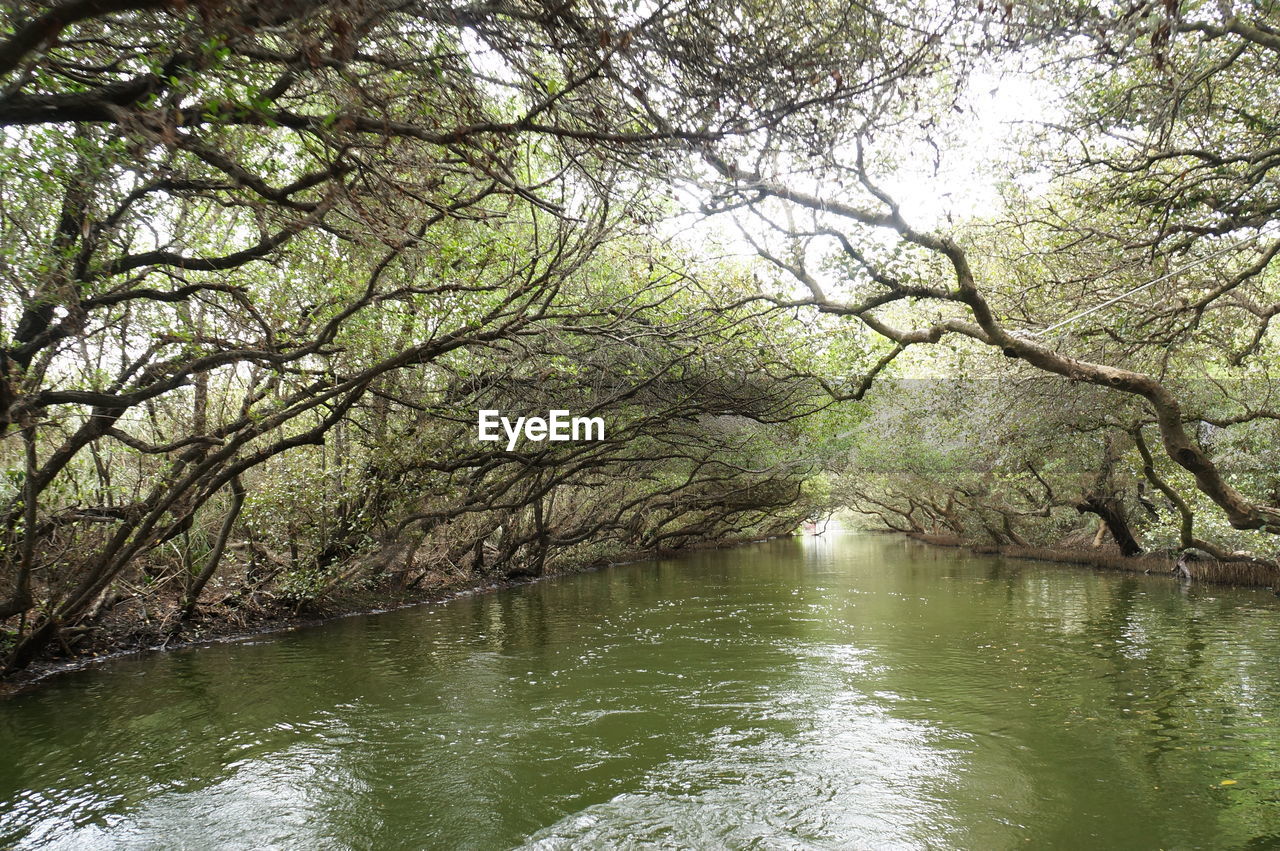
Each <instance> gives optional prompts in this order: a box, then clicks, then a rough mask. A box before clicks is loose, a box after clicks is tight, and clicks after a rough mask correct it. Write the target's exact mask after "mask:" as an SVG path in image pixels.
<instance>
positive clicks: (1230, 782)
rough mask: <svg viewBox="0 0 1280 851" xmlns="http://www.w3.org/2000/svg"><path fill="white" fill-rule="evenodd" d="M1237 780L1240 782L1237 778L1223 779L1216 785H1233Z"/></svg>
mask: <svg viewBox="0 0 1280 851" xmlns="http://www.w3.org/2000/svg"><path fill="white" fill-rule="evenodd" d="M1239 782H1240V781H1239V780H1223V781H1222V782H1221V783H1219V784H1218V785H1219V786H1234V785H1236V784H1237V783H1239Z"/></svg>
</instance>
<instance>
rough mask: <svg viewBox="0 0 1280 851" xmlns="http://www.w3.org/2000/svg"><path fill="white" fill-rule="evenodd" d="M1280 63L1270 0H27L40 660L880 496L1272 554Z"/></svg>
mask: <svg viewBox="0 0 1280 851" xmlns="http://www.w3.org/2000/svg"><path fill="white" fill-rule="evenodd" d="M1277 79H1280V9H1277V8H1276V7H1275V5H1274V4H1273V3H1271V2H1269V0H1253V2H1236V3H1232V2H1229V0H1227V2H1217V3H1210V2H1181V3H1179V2H1149V0H1133V1H1132V2H1128V0H1126V2H1116V3H1102V4H1092V3H1083V2H1080V3H1075V2H1066V3H1063V2H1036V3H1019V4H1013V3H1001V2H995V0H987V2H984V0H964V2H955V3H946V2H943V3H915V2H911V0H892V2H873V3H860V2H843V0H833V2H829V3H823V4H812V3H803V2H802V3H787V2H781V1H780V0H750V2H743V3H727V2H718V1H716V0H713V2H690V0H672V2H668V0H653V2H636V3H626V2H612V0H494V2H488V0H477V2H469V0H460V1H459V2H446V0H439V1H438V2H437V0H41V2H34V3H30V2H21V0H5V2H4V3H3V13H2V15H0V127H3V131H2V132H0V145H2V146H3V149H2V150H0V335H2V336H0V417H2V418H3V422H2V424H0V428H2V429H3V442H2V443H0V459H2V461H3V464H4V477H3V492H2V493H0V500H2V502H3V518H4V520H3V532H2V533H0V627H3V632H2V633H0V654H2V656H3V667H4V668H5V669H6V670H7V671H10V672H12V671H15V670H18V669H21V668H24V667H26V666H28V665H29V664H30V663H31V662H32V661H34V660H36V659H39V658H42V657H44V656H47V655H49V654H56V653H74V652H76V651H77V650H78V649H81V648H88V647H94V646H98V645H97V644H95V642H97V641H99V640H100V637H101V635H102V634H103V633H104V631H108V630H114V633H113V635H115V636H116V637H117V639H118V640H119V641H121V642H125V641H136V642H143V643H155V642H158V641H166V640H170V639H174V638H178V637H180V636H182V635H184V634H190V633H192V632H193V631H194V632H198V631H199V630H201V629H203V628H204V625H206V624H208V623H210V622H215V621H221V622H232V623H249V622H251V621H252V620H253V618H255V617H258V616H259V615H261V614H262V613H264V612H291V613H295V614H296V613H301V612H307V611H314V610H316V609H317V607H319V608H321V609H322V608H323V605H324V601H326V600H329V599H332V598H334V597H335V596H339V595H342V594H351V593H354V592H360V593H364V594H368V595H372V596H373V597H374V598H377V597H380V596H382V597H388V598H389V597H390V596H394V595H404V594H413V593H425V592H426V591H429V590H430V589H431V588H433V587H439V586H441V585H445V584H448V583H451V582H452V583H457V582H461V581H479V580H484V581H490V580H496V579H499V578H512V577H520V576H537V575H541V574H543V573H546V572H550V571H555V570H562V569H567V568H569V567H574V566H581V565H588V564H595V563H602V562H607V561H609V560H612V559H619V558H624V557H628V556H629V555H632V554H643V553H647V552H653V551H655V550H671V549H680V548H684V547H692V546H698V545H703V544H715V543H724V542H729V541H736V540H743V539H752V538H759V537H764V536H770V535H777V534H785V533H789V532H791V531H792V530H794V529H796V528H797V527H798V526H799V525H800V524H801V523H802V522H804V521H806V520H809V521H812V520H820V519H821V518H823V517H825V516H827V515H829V514H830V513H831V512H833V511H835V510H837V509H842V508H844V509H851V510H853V511H854V512H857V514H858V516H859V517H862V518H863V519H864V521H865V522H866V523H867V524H868V525H870V526H873V527H877V528H887V529H892V530H898V531H904V532H911V533H916V534H924V535H936V536H946V537H948V538H952V539H955V540H958V541H966V542H971V543H982V544H995V545H1016V546H1019V547H1028V548H1033V547H1046V548H1049V547H1080V548H1099V549H1106V550H1107V551H1111V552H1114V553H1116V554H1117V557H1118V558H1129V557H1138V556H1140V555H1141V554H1145V553H1152V552H1158V553H1162V554H1165V555H1167V556H1169V557H1170V558H1181V560H1180V561H1179V562H1178V564H1179V566H1180V569H1181V570H1183V571H1186V570H1187V567H1186V564H1187V563H1188V561H1189V560H1192V559H1194V560H1196V561H1197V564H1199V565H1200V567H1198V568H1197V575H1202V576H1208V577H1210V578H1213V577H1214V576H1215V575H1216V576H1220V577H1223V578H1235V577H1241V576H1245V577H1248V578H1251V579H1253V580H1254V581H1260V582H1263V583H1264V584H1270V583H1271V582H1272V581H1273V580H1272V579H1271V576H1272V575H1273V572H1274V571H1275V570H1276V569H1277V558H1278V557H1280V537H1278V536H1280V454H1278V453H1280V440H1278V439H1277V438H1280V399H1277V398H1276V397H1277V393H1278V391H1280V389H1278V388H1277V387H1275V385H1274V381H1275V377H1274V376H1273V373H1274V372H1275V371H1276V369H1277V367H1280V348H1278V346H1277V336H1276V334H1275V333H1273V330H1272V325H1271V322H1272V319H1273V318H1274V317H1276V316H1277V315H1280V281H1278V280H1277V270H1276V268H1275V267H1274V266H1273V264H1272V261H1273V259H1274V258H1275V256H1276V254H1277V252H1280V231H1278V230H1277V228H1276V227H1275V225H1274V224H1273V222H1274V221H1275V220H1277V219H1280V183H1278V182H1277V177H1278V175H1280V172H1278V171H1277V166H1280V100H1278V99H1277V98H1276V97H1275V80H1277ZM1008 81H1014V83H1010V82H1008ZM1015 84H1016V85H1015ZM1001 110H1003V112H1001ZM993 114H994V115H995V116H996V119H998V120H997V121H995V123H994V124H993V121H992V115H993ZM995 124H998V125H999V129H998V132H997V129H993V128H994V127H995ZM482 409H496V410H499V411H502V412H504V413H507V414H510V415H512V416H517V415H519V416H523V415H534V414H541V413H545V412H546V411H549V410H552V409H564V410H568V411H571V412H573V413H574V414H575V415H584V416H593V417H596V416H598V417H600V418H601V419H602V420H603V421H604V423H605V435H606V436H605V439H604V440H600V441H578V442H573V441H569V442H560V443H550V442H538V441H532V440H522V441H520V442H518V443H517V444H516V445H514V446H513V447H511V448H508V447H507V446H506V445H505V444H498V443H486V442H481V441H478V440H477V439H476V417H477V411H479V410H482ZM1242 569H1244V571H1245V572H1243V573H1241V570H1242Z"/></svg>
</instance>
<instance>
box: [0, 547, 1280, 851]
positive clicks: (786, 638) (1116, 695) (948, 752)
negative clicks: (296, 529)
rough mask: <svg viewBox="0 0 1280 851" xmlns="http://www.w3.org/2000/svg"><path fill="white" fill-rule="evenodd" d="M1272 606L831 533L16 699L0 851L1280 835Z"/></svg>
mask: <svg viewBox="0 0 1280 851" xmlns="http://www.w3.org/2000/svg"><path fill="white" fill-rule="evenodd" d="M1278 650H1280V600H1278V599H1277V598H1276V597H1275V596H1273V595H1272V594H1270V593H1269V592H1267V591H1262V590H1248V589H1232V588H1224V587H1213V586H1207V585H1196V586H1183V585H1180V584H1178V583H1176V582H1174V581H1172V580H1170V579H1167V578H1164V577H1148V576H1142V575H1130V574H1120V573H1098V572H1092V571H1089V570H1087V569H1082V568H1074V567H1065V566H1061V565H1052V564H1044V563H1036V562H1027V561H1014V560H1008V559H1000V558H992V557H983V556H972V555H965V554H962V553H959V552H957V551H951V550H942V549H934V548H930V547H926V546H924V545H921V544H916V543H912V542H907V541H903V540H901V539H898V538H894V537H885V536H871V535H853V534H838V533H832V534H830V535H827V536H823V537H820V538H805V539H792V540H778V541H772V542H768V543H763V544H756V545H752V546H748V547H742V548H737V549H729V550H719V551H707V552H702V553H697V554H691V555H688V556H684V557H681V558H675V559H668V560H662V561H654V562H643V563H637V564H631V565H621V566H616V567H612V568H608V569H605V570H601V571H597V572H593V573H586V574H581V575H576V576H566V577H560V578H555V579H549V580H546V581H542V582H538V583H535V584H531V585H526V586H521V587H516V588H511V589H508V590H504V591H500V592H495V593H489V594H481V595H476V596H471V597H464V598H459V599H455V600H452V601H449V602H446V603H440V604H435V605H429V606H421V607H416V608H411V609H402V610H399V611H395V612H389V613H384V614H377V615H367V616H359V617H351V618H345V619H342V620H338V621H335V622H331V623H328V624H325V625H321V626H317V627H310V628H305V629H299V630H294V631H291V632H286V633H278V634H274V635H266V636H260V637H258V638H256V639H253V640H249V641H243V642H238V643H230V644H223V645H216V646H209V647H201V648H191V649H184V650H179V651H174V652H168V653H155V654H147V655H138V656H132V657H123V658H120V659H116V660H113V661H110V662H107V663H105V664H102V665H99V666H95V667H94V668H92V669H88V670H84V671H80V672H76V673H72V674H67V675H63V676H60V677H57V678H55V679H54V680H52V681H50V682H49V683H47V684H46V685H44V686H42V687H40V688H38V689H36V690H34V691H31V692H28V693H25V694H20V695H18V696H16V697H14V698H11V699H9V700H6V701H0V847H9V846H10V845H12V846H13V847H16V848H67V849H77V851H79V849H93V848H113V849H114V848H221V847H234V848H250V847H252V848H305V849H322V848H335V849H336V848H360V849H363V848H369V849H373V848H377V849H383V848H476V849H496V848H510V847H530V848H546V849H553V848H617V847H637V848H640V847H644V848H648V847H670V848H871V847H874V848H881V847H902V848H923V847H933V848H937V847H954V848H979V849H997V848H1069V849H1078V848H1175V847H1178V848H1194V847H1203V848H1227V847H1259V848H1260V847H1274V845H1273V843H1278V842H1280V665H1277V656H1278Z"/></svg>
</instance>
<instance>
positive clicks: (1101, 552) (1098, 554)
mask: <svg viewBox="0 0 1280 851" xmlns="http://www.w3.org/2000/svg"><path fill="white" fill-rule="evenodd" d="M905 534H906V536H907V537H908V538H910V539H911V540H913V541H920V542H922V543H926V544H931V545H933V546H935V547H959V548H963V549H967V550H970V551H972V552H975V553H983V554H990V555H999V556H1007V557H1009V558H1026V559H1033V560H1035V561H1052V562H1058V563H1060V564H1078V565H1084V566H1086V567H1094V568H1099V569H1102V570H1122V571H1127V572H1130V573H1147V574H1152V575H1165V576H1169V577H1177V578H1182V579H1191V580H1193V581H1196V582H1214V583H1218V584H1222V585H1244V586H1249V587H1254V588H1271V587H1274V586H1275V585H1276V583H1277V581H1280V577H1277V576H1276V575H1275V573H1274V572H1273V571H1272V570H1271V569H1269V568H1267V567H1266V566H1265V565H1260V564H1251V563H1248V562H1224V561H1218V560H1217V559H1213V558H1208V557H1203V558H1199V559H1188V560H1186V561H1184V562H1182V563H1181V567H1179V560H1178V558H1177V556H1176V555H1172V554H1169V553H1162V552H1152V553H1143V554H1141V555H1137V556H1127V557H1126V556H1123V555H1121V554H1120V552H1119V551H1118V550H1117V549H1115V548H1114V547H1110V548H1108V547H1099V548H1097V549H1093V548H1083V547H1019V546H1013V545H996V544H975V543H971V542H967V541H965V540H963V539H962V538H958V537H956V536H954V535H930V534H926V533H923V532H907V533H905Z"/></svg>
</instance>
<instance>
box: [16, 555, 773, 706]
mask: <svg viewBox="0 0 1280 851" xmlns="http://www.w3.org/2000/svg"><path fill="white" fill-rule="evenodd" d="M764 540H769V538H735V539H731V540H725V541H708V542H704V543H699V544H690V545H688V546H685V547H682V548H680V549H675V550H670V549H657V550H652V549H649V550H634V551H629V552H623V553H619V554H615V556H614V557H613V558H611V559H609V560H596V561H583V562H576V563H565V564H562V565H557V566H555V568H554V569H551V570H548V571H547V572H546V573H545V574H543V575H542V576H530V575H528V574H519V573H517V574H515V575H512V576H503V575H501V574H489V575H484V576H462V575H458V574H444V573H440V574H430V575H429V578H428V579H427V580H426V581H425V582H421V583H418V584H417V586H416V587H414V588H407V589H406V588H395V587H385V588H374V589H362V590H339V591H335V592H333V593H331V594H329V595H327V596H325V597H323V598H321V599H317V600H310V601H306V602H305V603H303V604H294V603H289V602H287V601H283V600H273V601H270V602H268V603H266V604H262V605H256V606H252V607H236V608H232V609H228V608H225V607H219V606H210V607H204V608H202V609H201V610H200V611H199V613H198V614H197V616H196V617H195V618H194V619H193V620H191V621H190V622H188V623H187V624H186V625H185V626H184V628H183V629H182V630H181V632H178V633H173V632H169V631H167V630H166V629H164V628H162V625H163V624H164V623H167V622H168V619H167V618H165V617H164V616H163V614H164V613H163V612H159V611H157V612H155V613H154V617H153V619H152V622H149V623H138V622H137V621H132V620H129V619H125V618H116V619H111V618H107V619H105V620H104V621H103V622H102V623H100V624H97V625H95V628H94V630H93V631H92V632H90V633H83V634H81V635H80V636H78V637H79V638H80V639H81V640H80V642H79V643H77V644H76V645H74V646H72V645H69V644H67V643H63V644H62V645H61V646H55V647H54V648H53V649H52V650H51V652H50V653H48V654H46V656H44V657H42V658H40V659H37V660H36V661H35V662H33V663H32V664H31V665H29V666H27V667H26V668H24V669H22V670H20V671H15V672H13V673H11V674H9V675H8V676H6V677H3V678H0V699H3V698H5V697H8V696H10V695H12V694H16V693H18V692H21V691H26V690H28V689H30V688H32V687H35V686H38V685H39V684H40V683H42V682H43V681H45V680H47V679H49V678H50V677H53V676H56V675H58V674H62V673H67V672H70V671H78V670H81V669H82V668H85V667H88V666H89V665H94V664H97V663H99V662H103V661H106V660H108V659H115V658H118V657H120V656H126V655H130V654H134V653H159V652H165V651H168V650H178V649H181V648H189V647H198V646H201V645H208V644H217V643H222V642H233V641H244V640H247V639H250V638H254V637H256V636H260V635H265V634H269V633H273V632H285V631H288V630H293V629H302V628H306V627H312V626H319V625H321V624H324V623H327V622H329V621H332V620H336V619H338V618H344V617H353V616H356V615H369V614H378V613H381V612H389V611H394V610H396V609H404V608H409V607H411V606H423V605H428V604H431V603H441V602H444V601H447V600H451V599H454V598H457V597H464V596H469V595H472V594H488V593H491V592H494V591H500V590H502V589H504V588H512V587H515V586H518V585H528V584H531V583H534V582H538V581H541V580H543V579H549V578H551V577H555V576H566V575H569V574H573V573H583V572H586V571H591V570H600V569H602V568H605V567H611V566H613V565H619V564H630V563H632V562H637V561H645V560H648V559H658V558H671V557H674V556H679V555H681V554H683V553H687V552H693V551H696V550H708V549H723V548H726V547H736V546H742V545H744V544H751V543H759V542H760V541H764ZM173 605H174V607H176V606H177V601H176V600H175V601H174V603H173Z"/></svg>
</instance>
